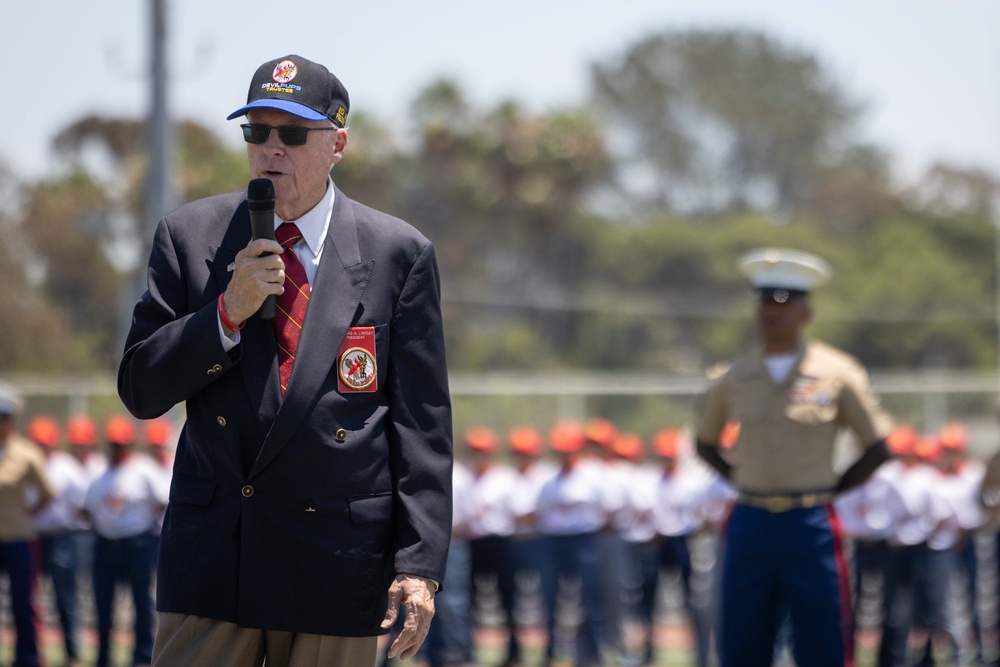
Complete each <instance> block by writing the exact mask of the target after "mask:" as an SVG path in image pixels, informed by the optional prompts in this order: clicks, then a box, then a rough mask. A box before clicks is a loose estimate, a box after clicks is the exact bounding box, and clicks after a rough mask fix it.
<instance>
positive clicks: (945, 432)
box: [938, 423, 969, 451]
mask: <svg viewBox="0 0 1000 667" xmlns="http://www.w3.org/2000/svg"><path fill="white" fill-rule="evenodd" d="M938 442H940V443H941V446H942V447H943V448H945V449H951V450H954V451H962V450H964V449H965V445H966V444H968V442H969V432H968V431H967V430H966V429H965V427H964V426H962V425H961V424H958V423H951V424H945V425H944V426H942V427H941V431H940V432H939V433H938Z"/></svg>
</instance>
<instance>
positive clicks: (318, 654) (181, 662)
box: [153, 612, 378, 667]
mask: <svg viewBox="0 0 1000 667" xmlns="http://www.w3.org/2000/svg"><path fill="white" fill-rule="evenodd" d="M156 619H157V631H156V641H155V643H154V645H153V667H189V666H192V667H200V666H201V665H204V666H205V667H262V665H267V667H365V666H366V665H371V666H372V667H374V665H375V657H376V654H377V652H378V637H329V636H326V635H310V634H306V633H303V632H285V631H278V630H256V629H253V628H240V627H237V626H236V625H235V624H233V623H227V622H226V621H218V620H215V619H212V618H203V617H201V616H188V615H186V614H175V613H172V612H159V613H158V614H157V616H156Z"/></svg>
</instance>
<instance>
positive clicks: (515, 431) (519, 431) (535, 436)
mask: <svg viewBox="0 0 1000 667" xmlns="http://www.w3.org/2000/svg"><path fill="white" fill-rule="evenodd" d="M507 444H509V445H510V449H511V451H513V452H517V453H518V454H527V455H528V456H538V455H539V454H540V453H541V452H542V436H541V434H540V433H539V432H538V431H536V430H535V429H533V428H531V427H530V426H517V427H514V428H512V429H511V430H510V433H508V434H507Z"/></svg>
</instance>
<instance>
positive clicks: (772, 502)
mask: <svg viewBox="0 0 1000 667" xmlns="http://www.w3.org/2000/svg"><path fill="white" fill-rule="evenodd" d="M792 504H793V503H792V499H791V498H790V497H788V496H767V497H765V498H764V509H766V510H767V511H768V512H787V511H788V510H790V509H792Z"/></svg>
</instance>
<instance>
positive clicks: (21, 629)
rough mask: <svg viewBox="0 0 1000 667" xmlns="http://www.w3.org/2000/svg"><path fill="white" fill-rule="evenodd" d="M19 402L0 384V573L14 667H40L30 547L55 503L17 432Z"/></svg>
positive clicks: (36, 458) (38, 463) (34, 452)
mask: <svg viewBox="0 0 1000 667" xmlns="http://www.w3.org/2000/svg"><path fill="white" fill-rule="evenodd" d="M23 411H24V399H23V398H22V397H21V394H20V392H18V391H17V390H16V389H15V388H14V387H12V386H10V385H6V384H0V571H4V572H6V573H7V578H8V580H9V582H10V587H9V590H10V609H11V612H12V613H13V616H14V628H15V632H16V639H15V642H14V665H15V667H35V666H36V665H40V664H42V658H41V656H40V655H39V649H38V630H37V628H38V627H40V624H39V617H38V610H37V609H36V608H35V603H34V600H33V599H32V594H33V592H34V587H35V581H36V579H37V575H38V572H37V571H36V569H35V567H36V566H35V561H34V554H33V553H32V551H33V544H34V541H35V538H36V537H37V532H36V530H35V526H34V518H35V516H37V514H38V513H39V512H41V511H43V510H45V508H46V507H47V506H48V505H49V503H51V502H52V500H53V499H54V498H55V490H54V489H53V488H52V485H51V484H50V483H49V478H48V475H46V473H45V459H44V457H43V456H42V453H41V452H40V451H39V450H38V447H36V446H35V445H34V444H32V443H31V442H30V441H29V440H27V439H26V438H24V437H22V436H21V435H20V434H19V433H18V430H17V421H18V419H19V418H20V417H21V414H22V412H23Z"/></svg>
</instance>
